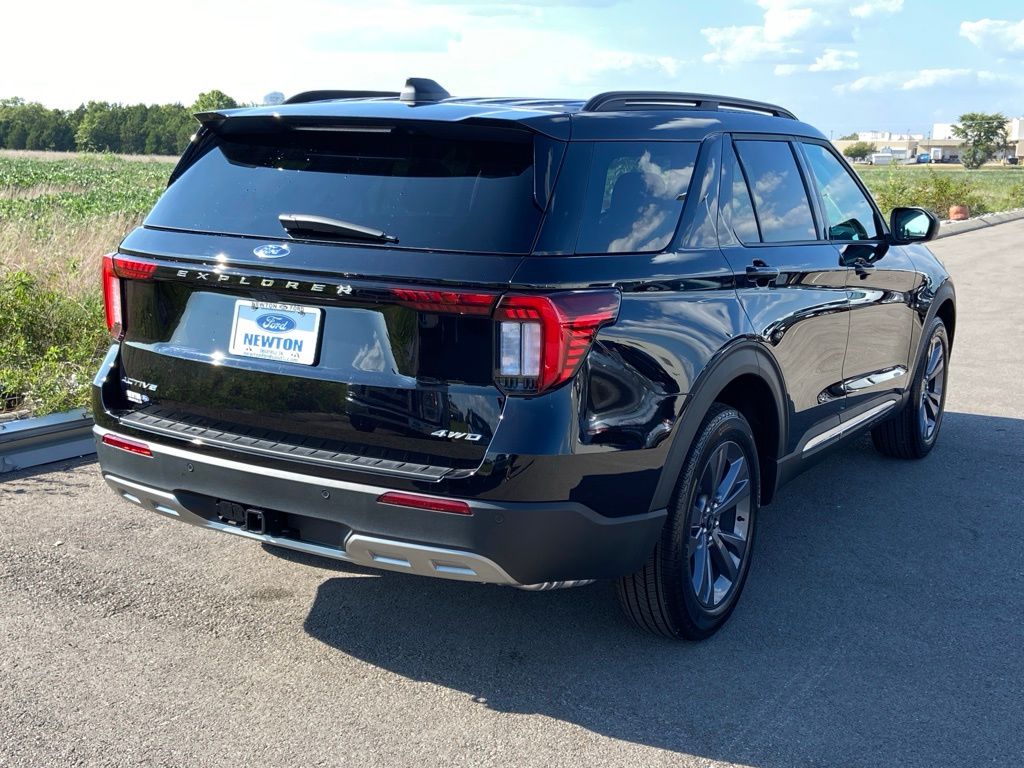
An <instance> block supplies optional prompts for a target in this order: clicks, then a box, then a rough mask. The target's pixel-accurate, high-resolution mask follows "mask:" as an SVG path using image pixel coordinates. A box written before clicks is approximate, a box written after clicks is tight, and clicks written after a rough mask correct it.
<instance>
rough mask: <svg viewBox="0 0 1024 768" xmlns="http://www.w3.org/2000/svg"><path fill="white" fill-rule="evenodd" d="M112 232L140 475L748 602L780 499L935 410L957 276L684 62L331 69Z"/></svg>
mask: <svg viewBox="0 0 1024 768" xmlns="http://www.w3.org/2000/svg"><path fill="white" fill-rule="evenodd" d="M198 119H199V121H200V123H201V128H200V129H199V131H198V132H197V134H196V135H195V137H194V140H193V141H192V143H191V145H190V146H189V148H188V150H187V151H186V152H185V154H184V156H183V157H182V158H181V161H180V162H179V164H178V165H177V167H176V168H175V170H174V172H173V174H172V176H171V179H170V182H169V184H168V187H167V191H166V192H165V193H164V194H163V196H162V197H161V199H160V201H159V202H158V203H157V204H156V207H155V208H154V209H153V211H152V212H151V213H150V214H149V216H148V218H147V219H146V220H145V223H144V224H143V225H142V226H141V227H140V228H138V229H136V230H135V231H133V232H132V233H131V234H129V235H128V237H127V238H125V240H124V242H123V243H122V244H121V246H120V248H119V249H118V251H117V253H114V254H111V255H110V256H107V257H105V259H104V265H103V266H104V268H103V284H104V290H105V297H106V302H107V321H108V324H109V326H110V330H111V333H112V334H113V336H114V339H115V343H114V345H113V346H112V347H111V348H110V351H109V353H108V354H107V356H106V359H105V360H104V362H103V367H102V368H101V370H100V372H99V374H98V376H97V378H96V381H95V387H94V393H93V395H94V411H95V416H96V438H97V450H98V452H99V458H100V464H101V466H102V471H103V475H104V477H105V478H106V481H107V482H108V483H109V484H110V485H111V486H112V487H113V488H114V489H115V490H116V491H117V493H118V494H119V495H121V496H123V497H124V498H125V499H128V500H129V501H131V502H133V503H135V504H138V505H140V506H142V507H144V508H146V509H149V510H152V511H155V512H159V513H161V514H163V515H166V516H169V517H172V518H175V519H178V520H183V521H185V522H189V523H193V524H195V525H199V526H202V527H205V528H211V529H213V530H217V531H223V532H226V533H231V534H234V535H236V536H241V537H244V538H248V539H252V540H255V541H260V542H264V543H267V544H272V545H277V546H280V547H286V548H290V549H294V550H300V551H302V552H307V553H313V554H316V555H324V556H327V557H333V558H337V559H340V560H345V561H350V562H352V563H357V564H359V565H364V566H371V567H375V568H384V569H388V570H394V571H401V572H406V573H412V574H419V575H425V576H437V577H441V578H447V579H458V580H464V581H478V582H490V583H496V584H510V585H515V586H520V587H526V588H531V589H546V588H552V587H556V586H569V585H574V584H581V583H586V582H587V581H590V580H593V579H607V578H612V579H617V580H618V594H619V597H620V600H621V602H622V605H623V607H624V609H625V612H626V614H627V615H628V617H629V618H630V619H631V620H632V621H633V622H634V623H635V624H636V625H638V626H640V627H643V628H645V629H649V630H651V631H654V632H658V633H661V634H664V635H667V636H670V637H682V638H691V639H692V638H702V637H706V636H708V635H709V634H711V633H712V632H714V631H715V630H716V629H718V628H719V627H720V626H721V625H722V624H723V622H724V621H725V620H726V619H727V618H728V616H729V614H730V613H731V611H732V610H733V608H734V607H735V605H736V601H737V598H738V597H739V594H740V591H741V589H742V587H743V583H744V579H745V577H746V574H747V571H748V569H749V566H750V559H751V551H752V548H753V544H754V538H755V530H756V524H757V519H758V513H759V510H760V508H761V507H762V506H764V505H765V504H767V503H768V502H770V501H771V499H772V497H773V495H774V494H775V492H776V490H777V489H778V488H779V486H780V485H781V484H782V483H783V482H785V481H786V480H788V479H790V478H792V477H793V476H794V475H796V474H797V473H798V472H800V471H801V470H803V469H804V468H806V467H807V466H808V465H810V464H812V463H813V462H814V461H815V460H816V459H817V458H818V457H819V456H821V454H822V453H823V452H824V451H826V450H827V449H828V448H830V447H832V446H834V445H836V444H837V443H839V442H840V441H842V440H844V439H847V438H850V437H852V436H854V435H857V434H859V433H861V432H863V431H864V430H867V429H870V430H871V433H872V435H873V437H874V442H875V445H876V446H877V447H878V448H879V449H880V450H881V451H882V452H883V453H886V454H888V455H892V456H899V457H902V458H920V457H922V456H924V455H925V454H927V453H928V452H929V450H930V449H931V448H932V446H933V445H934V444H935V440H936V437H937V435H938V432H939V428H940V426H941V423H942V412H943V403H944V397H945V391H946V386H945V385H946V372H947V370H948V367H947V365H946V363H947V361H948V359H949V352H950V345H951V342H952V340H953V332H954V325H955V304H954V295H953V287H952V285H951V283H950V280H949V278H948V275H947V274H946V272H945V271H944V270H943V268H942V266H941V265H940V264H939V262H938V261H937V260H936V259H935V258H934V257H933V256H932V254H931V253H930V252H929V251H928V250H927V248H925V247H924V246H923V245H921V243H922V242H923V241H926V240H928V239H930V238H931V237H933V236H934V235H935V233H936V230H937V227H938V222H937V220H936V219H935V217H934V216H933V215H932V214H930V213H927V212H925V211H923V210H918V209H897V210H895V211H893V213H892V216H891V219H890V222H889V223H888V224H887V223H886V222H885V221H883V219H882V216H881V215H880V214H879V210H878V208H877V207H876V205H875V203H874V202H873V201H872V199H871V196H870V195H869V194H868V193H867V191H866V190H865V189H864V186H863V185H862V184H861V182H860V180H859V179H858V178H857V176H856V174H854V173H853V172H852V171H851V170H850V168H849V166H847V164H846V163H845V162H844V160H843V158H842V157H841V156H840V155H839V154H837V153H836V151H835V150H834V149H833V147H832V146H831V145H830V144H829V142H828V141H827V140H826V139H825V137H824V136H822V135H821V133H819V132H818V131H817V130H815V129H814V128H811V127H809V126H807V125H805V124H803V123H801V122H799V121H798V120H797V119H796V118H794V116H793V115H792V114H790V113H789V112H787V111H786V110H785V109H782V108H780V107H777V106H773V105H770V104H763V103H760V102H752V101H746V100H741V99H733V98H725V97H719V96H706V95H701V94H686V93H650V92H639V93H635V92H616V93H604V94H601V95H599V96H595V97H594V98H592V99H590V100H589V101H587V102H583V101H571V100H551V99H503V98H452V97H450V96H449V95H448V94H447V93H446V92H445V91H444V90H443V89H442V88H441V87H440V86H438V85H437V84H436V83H434V82H433V81H430V80H422V79H413V80H410V81H409V82H408V83H407V84H406V87H405V89H404V90H403V91H402V92H401V93H381V92H353V91H338V92H331V91H318V92H310V93H307V94H302V95H300V96H297V97H294V98H292V99H290V100H289V101H288V102H287V103H286V104H284V105H282V106H276V107H264V108H253V109H240V110H230V111H225V112H210V113H203V114H200V115H198Z"/></svg>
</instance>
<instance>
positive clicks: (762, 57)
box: [701, 0, 903, 74]
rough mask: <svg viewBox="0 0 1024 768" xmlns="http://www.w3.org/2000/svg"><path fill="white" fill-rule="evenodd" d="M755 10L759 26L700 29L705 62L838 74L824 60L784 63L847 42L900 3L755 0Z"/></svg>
mask: <svg viewBox="0 0 1024 768" xmlns="http://www.w3.org/2000/svg"><path fill="white" fill-rule="evenodd" d="M758 5H759V6H760V7H761V9H762V23H761V24H747V25H742V26H728V27H707V28H705V29H702V30H701V34H702V35H704V38H705V39H706V40H707V41H708V44H709V45H710V46H711V51H709V52H708V53H706V54H704V57H703V59H704V61H705V62H707V63H709V64H720V65H723V66H735V65H738V64H743V63H747V62H754V61H782V62H784V63H783V64H781V65H779V66H778V67H776V70H775V72H776V74H795V73H796V72H801V71H810V72H826V71H837V70H836V69H828V68H827V67H828V66H829V65H830V63H831V62H832V61H841V59H833V60H830V61H827V62H826V63H825V64H823V65H822V66H821V68H818V69H811V68H810V67H801V66H800V65H798V64H792V63H788V61H787V60H789V59H792V58H793V57H795V56H799V55H801V54H803V53H804V52H805V50H806V49H807V48H817V47H818V46H819V45H821V44H822V43H824V42H826V41H829V42H832V43H835V42H837V41H839V40H852V39H853V36H854V35H855V33H856V32H857V31H858V25H859V24H860V23H861V21H862V20H864V19H868V18H870V17H874V16H880V15H883V14H893V13H898V12H899V11H901V10H902V9H903V0H863V1H862V2H859V3H856V4H854V5H851V3H850V1H849V0H758ZM829 50H835V49H829V48H826V49H825V51H824V52H823V53H822V54H821V56H825V55H826V54H827V52H828V51H829ZM820 59H821V57H819V60H820ZM847 63H848V62H847ZM815 64H817V61H816V62H815ZM811 66H814V65H811ZM838 69H850V67H849V66H842V67H839V68H838Z"/></svg>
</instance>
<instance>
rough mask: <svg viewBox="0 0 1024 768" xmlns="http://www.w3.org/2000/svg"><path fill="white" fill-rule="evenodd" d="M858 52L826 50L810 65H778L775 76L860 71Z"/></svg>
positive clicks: (836, 49) (835, 49)
mask: <svg viewBox="0 0 1024 768" xmlns="http://www.w3.org/2000/svg"><path fill="white" fill-rule="evenodd" d="M859 55H860V54H858V53H857V51H842V50H839V49H838V48H826V49H825V50H824V51H822V53H821V55H820V56H819V57H818V58H816V59H815V60H814V61H813V62H811V63H810V64H776V65H775V74H776V75H780V76H786V75H795V74H797V73H798V72H844V71H848V70H853V69H860V63H859V62H858V61H857V58H858V56H859Z"/></svg>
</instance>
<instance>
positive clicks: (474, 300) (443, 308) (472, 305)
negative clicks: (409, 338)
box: [391, 288, 498, 315]
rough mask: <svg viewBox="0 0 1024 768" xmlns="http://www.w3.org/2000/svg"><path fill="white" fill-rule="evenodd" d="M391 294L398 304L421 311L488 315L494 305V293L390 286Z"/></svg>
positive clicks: (495, 295) (495, 297)
mask: <svg viewBox="0 0 1024 768" xmlns="http://www.w3.org/2000/svg"><path fill="white" fill-rule="evenodd" d="M391 295H392V296H393V297H394V298H395V299H396V300H397V301H398V303H399V304H404V305H406V306H408V307H412V308H413V309H416V310H419V311H421V312H443V313H447V314H456V315H489V314H491V308H492V307H493V306H494V301H495V299H497V298H498V296H497V294H494V293H465V292H463V291H435V290H424V289H421V288H392V289H391Z"/></svg>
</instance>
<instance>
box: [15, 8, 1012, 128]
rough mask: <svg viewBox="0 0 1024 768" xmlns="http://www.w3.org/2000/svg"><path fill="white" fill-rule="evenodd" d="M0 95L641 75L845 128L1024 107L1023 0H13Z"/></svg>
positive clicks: (636, 79)
mask: <svg viewBox="0 0 1024 768" xmlns="http://www.w3.org/2000/svg"><path fill="white" fill-rule="evenodd" d="M4 15H5V25H4V26H5V28H6V29H8V30H18V34H17V35H5V41H4V46H3V49H2V50H0V97H3V96H22V97H24V98H26V99H31V100H38V101H42V102H43V103H45V104H48V105H51V106H61V107H71V106H76V105H77V104H78V103H80V102H82V101H88V100H107V101H121V102H137V101H145V102H165V101H181V102H184V103H190V102H191V101H192V100H193V99H194V98H195V96H196V94H197V93H198V92H199V91H202V90H207V89H209V88H219V89H221V90H223V91H226V92H228V93H230V94H231V95H233V96H234V97H235V98H237V99H239V100H244V101H259V100H260V99H261V98H262V96H263V95H264V94H265V93H267V92H269V91H273V90H280V91H283V92H284V93H286V94H288V93H293V92H295V91H298V90H305V89H309V88H345V87H352V88H381V89H397V88H399V87H400V86H401V84H402V82H403V81H404V78H405V77H407V76H412V75H416V76H423V77H433V78H435V79H436V80H438V81H439V82H441V84H442V85H444V86H445V87H446V88H447V89H448V90H449V91H451V92H452V93H453V94H456V95H538V96H584V97H585V96H589V95H592V94H593V93H596V92H599V91H601V90H610V89H617V88H643V89H666V90H694V91H703V92H712V93H727V94H730V95H736V96H745V97H748V98H758V99H763V100H766V101H774V102H778V103H781V104H783V105H785V106H787V107H789V108H790V109H792V110H793V111H794V112H796V113H797V114H798V116H800V117H801V118H803V119H805V120H807V121H809V122H812V123H814V124H816V125H817V126H818V127H819V128H821V129H822V130H824V131H825V132H826V133H829V132H834V133H835V134H836V135H839V134H840V133H845V132H848V131H851V130H856V129H861V130H870V129H877V130H896V131H905V130H907V129H911V130H913V131H915V132H926V131H927V130H928V129H929V127H930V126H931V124H932V123H933V122H948V121H951V120H954V119H955V118H956V116H957V115H959V114H960V113H962V112H965V111H973V110H979V111H995V110H1002V111H1003V112H1005V113H1007V114H1012V115H1015V116H1016V115H1021V114H1024V3H1022V2H1021V0H1016V1H1015V2H1009V1H1007V0H976V1H975V2H966V3H965V2H962V1H958V2H951V1H949V0H939V1H937V2H926V1H925V0H738V1H736V2H694V1H693V0H647V1H644V2H639V1H633V2H616V1H615V0H592V1H590V2H588V1H587V0H571V1H570V2H562V3H556V2H545V1H544V0H514V2H470V1H469V0H449V1H448V2H434V1H433V0H378V1H377V2H370V1H367V0H364V2H349V1H348V0H288V2H282V0H250V1H249V2H245V3H231V2H211V1H210V0H177V1H176V2H175V3H173V4H171V3H160V2H147V3H140V2H138V1H137V0H133V1H132V2H127V1H126V0H116V1H106V2H104V1H102V0H100V1H97V2H91V3H76V4H69V3H66V2H54V1H53V0H37V1H36V2H33V3H18V4H16V5H15V6H13V7H11V8H6V9H5V11H4Z"/></svg>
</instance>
